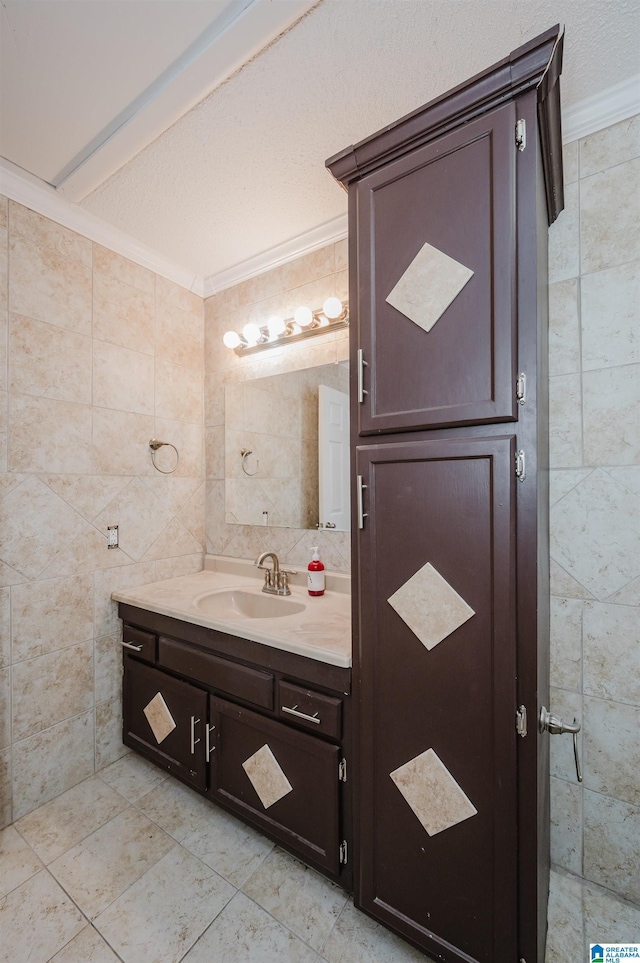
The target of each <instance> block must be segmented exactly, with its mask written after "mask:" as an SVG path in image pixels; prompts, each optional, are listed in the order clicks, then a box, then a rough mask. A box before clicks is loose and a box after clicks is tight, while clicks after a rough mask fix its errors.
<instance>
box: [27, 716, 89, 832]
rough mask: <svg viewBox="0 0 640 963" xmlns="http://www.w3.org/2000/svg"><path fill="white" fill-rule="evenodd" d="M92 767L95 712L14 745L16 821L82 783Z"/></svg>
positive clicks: (67, 721) (62, 723)
mask: <svg viewBox="0 0 640 963" xmlns="http://www.w3.org/2000/svg"><path fill="white" fill-rule="evenodd" d="M93 767H94V729H93V710H91V711H90V712H86V713H84V715H81V716H76V717H75V718H74V719H68V720H66V721H65V722H61V723H59V724H58V725H56V726H53V727H52V728H51V729H45V730H44V731H43V732H39V733H38V734H37V735H35V736H30V737H29V738H28V739H25V740H24V741H23V742H17V743H14V746H13V799H14V809H13V817H14V819H19V818H20V816H24V815H25V814H26V813H28V812H31V810H32V809H37V808H38V806H41V805H42V803H45V802H48V801H49V800H50V799H53V798H54V796H59V795H60V793H62V792H64V791H65V790H66V789H70V788H71V786H75V785H76V784H77V783H79V782H82V780H83V779H86V778H87V777H88V776H90V775H92V774H93Z"/></svg>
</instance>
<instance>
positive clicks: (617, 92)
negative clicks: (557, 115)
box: [562, 74, 640, 144]
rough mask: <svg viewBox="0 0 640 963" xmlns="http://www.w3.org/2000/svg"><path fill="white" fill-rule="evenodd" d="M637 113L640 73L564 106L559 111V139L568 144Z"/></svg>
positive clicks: (639, 110)
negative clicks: (561, 112) (560, 114)
mask: <svg viewBox="0 0 640 963" xmlns="http://www.w3.org/2000/svg"><path fill="white" fill-rule="evenodd" d="M637 113H640V74H635V75H634V76H633V77H629V79H628V80H623V81H622V82H621V83H619V84H615V85H614V86H613V87H608V88H607V89H606V90H601V91H600V93H598V94H594V96H593V97H586V98H585V99H584V100H580V101H578V102H577V103H575V104H572V105H571V106H570V107H567V108H566V110H564V111H563V114H562V140H563V141H564V143H565V144H568V143H570V142H571V141H573V140H579V139H580V138H581V137H588V136H589V134H595V132H596V131H597V130H602V129H603V128H604V127H611V125H612V124H618V123H619V122H620V121H621V120H627V119H628V118H629V117H633V116H634V114H637Z"/></svg>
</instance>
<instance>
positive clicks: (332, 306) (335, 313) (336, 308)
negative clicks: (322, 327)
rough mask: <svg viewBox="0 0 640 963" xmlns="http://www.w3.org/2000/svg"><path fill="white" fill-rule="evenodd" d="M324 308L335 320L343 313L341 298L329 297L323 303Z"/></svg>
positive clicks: (329, 316)
mask: <svg viewBox="0 0 640 963" xmlns="http://www.w3.org/2000/svg"><path fill="white" fill-rule="evenodd" d="M322 310H323V311H324V313H325V314H326V316H327V317H328V318H330V319H331V320H332V321H335V319H336V318H339V317H340V315H341V314H342V301H341V300H340V298H327V300H326V301H325V302H324V304H323V305H322Z"/></svg>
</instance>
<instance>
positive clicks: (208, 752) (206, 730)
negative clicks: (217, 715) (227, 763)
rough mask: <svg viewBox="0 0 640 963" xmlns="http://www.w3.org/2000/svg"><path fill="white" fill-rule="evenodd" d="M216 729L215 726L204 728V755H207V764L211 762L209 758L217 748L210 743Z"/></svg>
mask: <svg viewBox="0 0 640 963" xmlns="http://www.w3.org/2000/svg"><path fill="white" fill-rule="evenodd" d="M214 729H215V726H205V727H204V755H205V761H206V762H209V757H210V756H211V753H212V752H213V750H214V749H215V746H212V745H211V743H210V741H209V737H210V735H211V733H212V732H213V730H214Z"/></svg>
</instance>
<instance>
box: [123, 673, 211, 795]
mask: <svg viewBox="0 0 640 963" xmlns="http://www.w3.org/2000/svg"><path fill="white" fill-rule="evenodd" d="M206 722H207V693H206V692H203V691H202V690H201V689H196V687H195V686H192V685H189V684H188V683H186V682H180V681H179V680H178V679H173V678H171V676H168V675H165V673H164V672H160V671H158V669H154V668H152V667H151V666H147V665H142V664H141V663H139V662H136V661H135V659H132V658H130V657H129V656H126V657H125V660H124V683H123V742H124V744H125V745H126V746H130V748H131V749H135V750H137V751H138V752H140V753H142V755H143V756H146V757H147V758H148V759H151V760H152V761H153V762H155V763H157V764H158V765H159V766H162V768H163V769H166V770H167V771H168V772H171V773H173V774H174V775H175V776H179V777H180V779H183V780H184V781H185V782H188V783H190V784H191V785H192V786H195V787H196V789H205V788H206V777H207V772H206V764H205V729H206Z"/></svg>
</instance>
